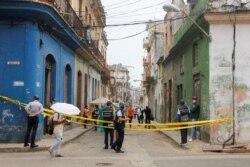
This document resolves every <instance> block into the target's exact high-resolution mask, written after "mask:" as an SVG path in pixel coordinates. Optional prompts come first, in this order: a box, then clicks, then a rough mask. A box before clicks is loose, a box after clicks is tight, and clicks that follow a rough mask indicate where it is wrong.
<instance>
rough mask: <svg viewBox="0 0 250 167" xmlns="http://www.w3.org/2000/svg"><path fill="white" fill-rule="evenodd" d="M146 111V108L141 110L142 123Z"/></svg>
mask: <svg viewBox="0 0 250 167" xmlns="http://www.w3.org/2000/svg"><path fill="white" fill-rule="evenodd" d="M144 113H145V110H141V115H140V121H141V123H142V124H143V122H144Z"/></svg>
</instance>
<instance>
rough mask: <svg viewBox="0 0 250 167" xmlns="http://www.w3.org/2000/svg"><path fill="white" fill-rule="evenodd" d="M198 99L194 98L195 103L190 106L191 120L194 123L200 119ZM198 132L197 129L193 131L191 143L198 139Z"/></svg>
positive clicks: (194, 128)
mask: <svg viewBox="0 0 250 167" xmlns="http://www.w3.org/2000/svg"><path fill="white" fill-rule="evenodd" d="M197 99H198V98H197V96H193V97H192V101H193V103H192V105H191V106H190V118H191V121H192V122H194V121H197V120H198V119H199V117H200V105H199V104H198V102H197ZM196 130H197V129H196V127H193V128H192V129H191V139H189V141H193V140H195V139H196Z"/></svg>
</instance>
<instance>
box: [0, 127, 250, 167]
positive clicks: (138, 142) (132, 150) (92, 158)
mask: <svg viewBox="0 0 250 167" xmlns="http://www.w3.org/2000/svg"><path fill="white" fill-rule="evenodd" d="M123 150H124V151H125V153H124V154H122V153H120V154H118V153H115V152H114V151H113V150H111V149H109V150H104V149H103V135H102V134H101V133H100V132H96V131H90V132H89V133H86V134H85V135H83V136H81V137H80V138H78V139H76V140H75V141H74V142H72V143H70V144H67V145H66V146H64V147H63V148H62V150H61V153H62V154H63V155H64V157H62V158H51V157H50V155H49V153H48V152H46V151H43V152H29V153H1V154H0V161H1V167H14V166H19V167H26V166H35V167H44V166H61V167H64V166H65V167H66V166H73V167H83V166H86V167H96V166H107V167H108V166H110V167H112V166H113V167H165V166H171V167H181V166H185V167H200V166H202V167H211V166H216V167H235V166H241V167H247V166H249V163H250V159H249V154H221V153H203V152H190V151H189V150H184V149H182V148H180V147H178V146H176V145H174V144H172V143H171V141H169V140H168V139H167V138H166V136H164V135H162V134H161V133H158V132H149V133H145V132H135V131H129V132H126V135H125V142H124V147H123Z"/></svg>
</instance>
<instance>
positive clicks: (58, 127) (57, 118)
mask: <svg viewBox="0 0 250 167" xmlns="http://www.w3.org/2000/svg"><path fill="white" fill-rule="evenodd" d="M53 120H54V121H62V120H63V115H62V114H61V113H58V112H56V113H55V114H54V118H53ZM63 126H64V123H61V124H57V125H55V126H54V133H58V132H62V131H63Z"/></svg>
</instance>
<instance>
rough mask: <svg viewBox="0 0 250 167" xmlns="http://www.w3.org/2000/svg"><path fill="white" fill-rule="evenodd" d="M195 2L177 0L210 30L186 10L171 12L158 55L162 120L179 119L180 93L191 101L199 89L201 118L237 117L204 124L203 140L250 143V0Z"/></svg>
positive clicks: (186, 99)
mask: <svg viewBox="0 0 250 167" xmlns="http://www.w3.org/2000/svg"><path fill="white" fill-rule="evenodd" d="M192 2H194V3H193V4H187V5H185V3H184V1H173V3H174V4H175V5H177V6H178V7H179V8H180V9H181V11H182V10H184V11H185V13H188V15H189V16H191V17H192V19H193V20H194V21H195V23H197V24H198V25H199V26H200V27H201V29H203V30H204V31H205V32H206V33H204V32H202V31H201V29H200V28H198V26H197V25H195V23H194V22H193V21H192V20H191V19H190V18H188V17H187V15H185V14H183V13H184V12H182V14H180V13H175V12H168V13H167V14H166V17H165V23H166V24H165V25H166V29H165V39H164V48H162V49H163V50H164V56H163V58H162V59H160V60H159V61H158V66H159V68H160V67H161V68H162V72H161V74H159V76H161V77H162V81H161V82H162V84H161V85H162V88H161V90H162V91H163V96H162V97H164V98H163V99H164V100H163V101H162V106H163V107H162V111H159V110H158V112H159V113H161V112H162V113H163V118H162V119H158V121H163V122H165V121H166V122H173V121H175V120H176V112H177V105H178V103H179V101H180V99H184V100H185V102H186V104H187V105H191V102H192V96H194V95H195V96H197V97H198V99H199V100H198V101H199V103H200V105H201V115H200V120H206V119H208V120H209V119H218V118H225V117H230V118H233V119H234V121H232V122H231V123H224V124H216V125H211V126H204V127H201V128H199V137H200V138H201V139H202V140H204V141H209V142H211V143H215V144H223V143H225V142H226V141H229V143H234V144H235V143H249V142H250V140H249V135H248V132H247V129H248V128H249V120H250V114H249V112H248V108H249V107H248V106H249V101H250V96H249V81H248V77H246V76H247V73H248V71H249V70H250V69H249V68H248V64H249V62H248V59H249V58H248V57H249V55H248V53H249V51H250V50H249V47H248V46H247V43H248V42H247V41H248V40H247V39H249V35H248V34H249V33H247V31H248V29H249V25H250V24H249V23H250V22H249V18H250V17H249V13H250V11H249V3H245V1H242V2H241V1H233V0H232V1H227V3H225V1H223V0H222V1H213V0H200V1H192ZM247 2H248V1H247ZM180 16H181V17H183V19H181V21H180V19H177V18H179V17H180ZM184 18H185V19H184ZM176 20H179V24H177V23H176V22H175V21H176Z"/></svg>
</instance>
